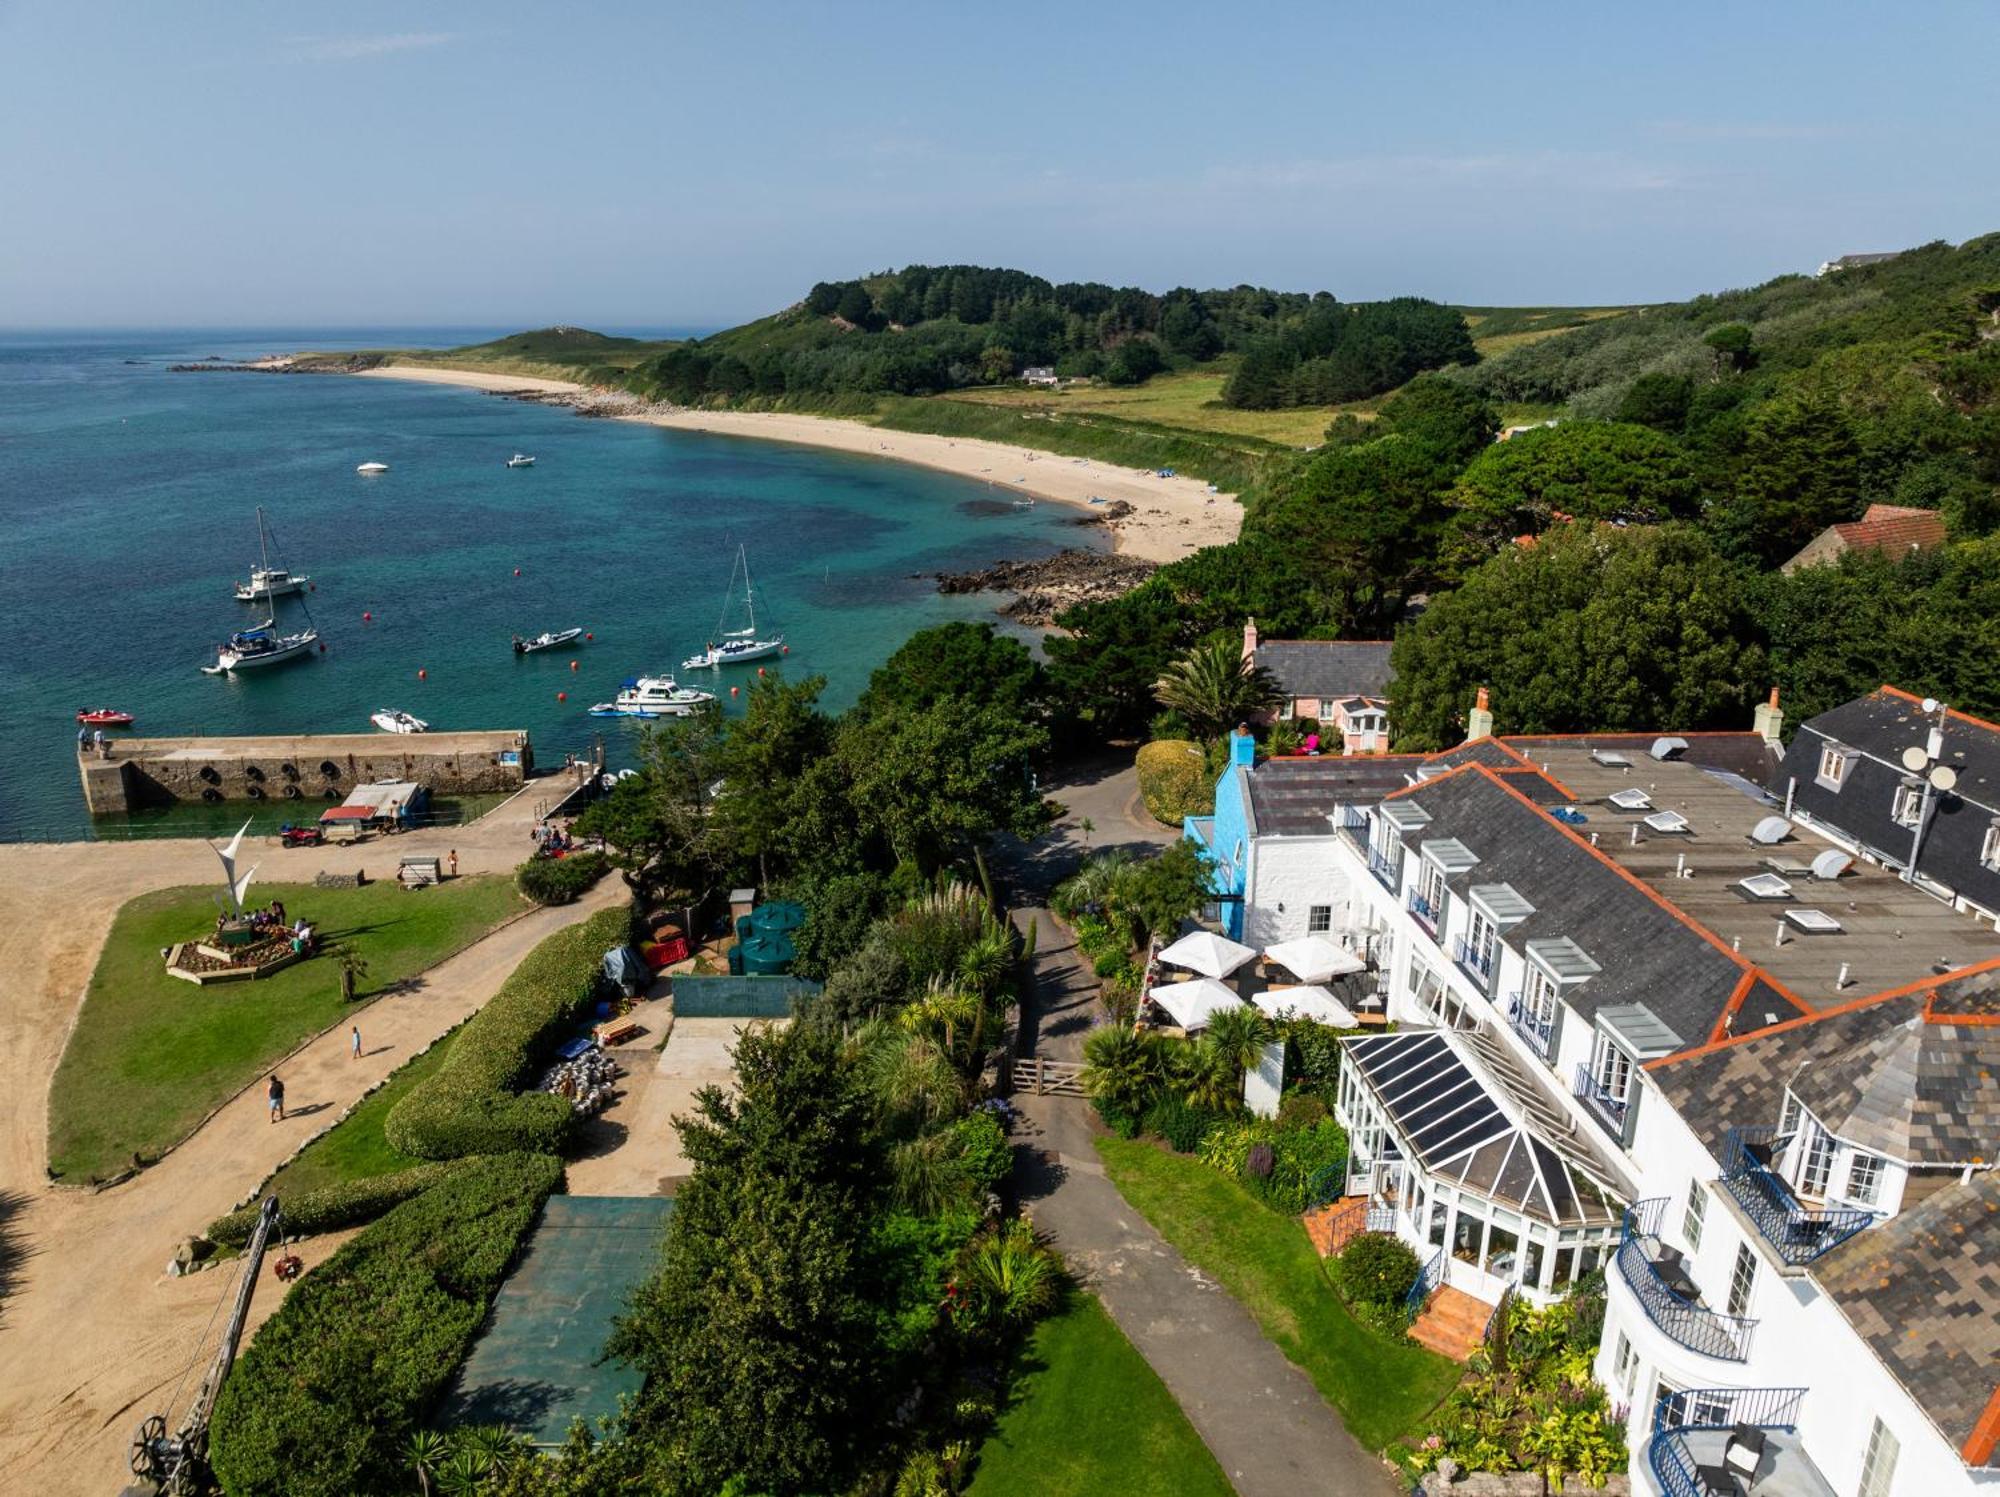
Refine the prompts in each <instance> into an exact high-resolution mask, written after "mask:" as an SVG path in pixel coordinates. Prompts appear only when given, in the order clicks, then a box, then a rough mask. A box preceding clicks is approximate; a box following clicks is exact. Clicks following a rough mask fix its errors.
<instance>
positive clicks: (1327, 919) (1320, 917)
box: [1306, 904, 1333, 936]
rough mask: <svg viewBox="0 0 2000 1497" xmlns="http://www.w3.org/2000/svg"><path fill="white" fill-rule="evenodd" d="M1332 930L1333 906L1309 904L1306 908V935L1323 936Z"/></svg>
mask: <svg viewBox="0 0 2000 1497" xmlns="http://www.w3.org/2000/svg"><path fill="white" fill-rule="evenodd" d="M1332 930H1333V906H1332V905H1330V904H1309V905H1307V906H1306V934H1307V935H1309V936H1324V935H1327V934H1329V933H1331V932H1332Z"/></svg>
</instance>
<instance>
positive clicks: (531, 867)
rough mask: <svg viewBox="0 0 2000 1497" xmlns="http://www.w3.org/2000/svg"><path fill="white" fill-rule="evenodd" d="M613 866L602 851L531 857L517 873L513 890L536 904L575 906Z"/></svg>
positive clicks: (516, 870)
mask: <svg viewBox="0 0 2000 1497" xmlns="http://www.w3.org/2000/svg"><path fill="white" fill-rule="evenodd" d="M610 867H611V860H610V859H609V858H607V857H605V856H604V854H603V853H601V852H578V853H571V854H570V855H569V856H568V857H566V858H530V859H528V861H527V862H525V863H523V864H522V865H521V866H520V867H519V868H517V869H515V870H514V887H515V888H517V889H519V890H520V891H521V892H522V893H523V894H525V895H527V896H528V898H530V899H532V900H533V901H534V902H535V903H536V904H575V903H576V902H577V901H578V900H579V899H581V898H583V896H584V894H585V893H586V892H588V891H589V889H590V886H591V885H592V884H594V883H596V882H597V881H598V880H599V879H601V878H603V877H604V875H605V873H606V872H607V871H608V870H609V869H610Z"/></svg>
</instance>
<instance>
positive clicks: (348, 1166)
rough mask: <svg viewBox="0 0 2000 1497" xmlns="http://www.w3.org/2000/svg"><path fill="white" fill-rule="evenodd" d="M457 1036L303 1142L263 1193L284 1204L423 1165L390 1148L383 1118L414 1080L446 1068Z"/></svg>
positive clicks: (403, 1067)
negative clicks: (310, 1192) (306, 1194)
mask: <svg viewBox="0 0 2000 1497" xmlns="http://www.w3.org/2000/svg"><path fill="white" fill-rule="evenodd" d="M457 1033H458V1031H457V1030H453V1031H452V1033H451V1034H448V1035H446V1036H444V1037H443V1038H442V1039H440V1040H439V1041H438V1042H437V1043H436V1044H435V1045H433V1046H431V1047H430V1049H428V1050H426V1051H425V1052H424V1053H423V1054H422V1055H419V1056H417V1057H416V1058H415V1059H413V1060H408V1061H405V1062H404V1063H403V1064H402V1065H400V1066H398V1067H397V1068H396V1070H395V1071H394V1073H393V1074H391V1076H390V1077H389V1079H388V1080H387V1081H385V1082H383V1083H382V1085H381V1086H379V1087H377V1088H376V1089H375V1090H374V1091H372V1092H370V1093H369V1094H368V1095H367V1096H366V1097H365V1098H363V1099H362V1101H361V1103H360V1105H359V1106H357V1107H356V1108H355V1109H354V1111H352V1112H350V1113H349V1114H348V1115H347V1116H346V1117H344V1118H342V1119H341V1120H340V1121H339V1122H338V1123H336V1124H334V1126H333V1127H332V1128H331V1129H330V1130H329V1131H327V1132H325V1133H322V1134H321V1135H320V1136H319V1137H318V1138H316V1139H314V1140H313V1141H312V1142H311V1143H309V1144H307V1145H306V1146H305V1148H303V1149H302V1150H300V1151H299V1154H298V1156H297V1157H296V1158H294V1159H293V1160H291V1161H290V1162H289V1163H287V1164H286V1165H284V1166H283V1167H282V1168H281V1169H280V1170H279V1171H278V1172H277V1173H276V1174H275V1175H273V1176H272V1177H271V1179H270V1181H269V1183H268V1184H267V1185H266V1187H265V1190H264V1193H265V1194H266V1195H276V1196H277V1197H278V1199H279V1200H281V1201H282V1200H284V1199H285V1198H286V1197H287V1196H295V1195H299V1194H301V1193H302V1192H305V1191H308V1190H319V1189H321V1188H322V1187H324V1186H328V1185H340V1184H344V1183H346V1182H347V1181H349V1180H372V1179H374V1178H375V1177H376V1176H377V1175H393V1174H394V1173H396V1171H398V1170H406V1169H411V1168H413V1167H415V1166H416V1165H419V1164H422V1163H424V1161H423V1160H421V1159H415V1158H412V1157H411V1156H410V1155H408V1154H403V1153H399V1152H397V1151H396V1150H395V1149H393V1148H391V1147H390V1145H389V1140H388V1139H387V1138H385V1137H384V1136H383V1133H382V1120H383V1119H384V1118H386V1117H388V1116H389V1109H390V1108H392V1107H394V1106H395V1105H396V1104H397V1103H398V1102H400V1101H402V1100H403V1098H404V1097H406V1096H408V1095H409V1094H410V1091H411V1089H412V1088H414V1087H415V1086H416V1085H417V1083H418V1082H420V1081H422V1080H424V1079H425V1078H426V1077H428V1076H429V1075H430V1074H431V1073H432V1072H433V1071H435V1070H436V1069H437V1068H438V1067H439V1066H441V1065H443V1064H444V1053H445V1051H446V1050H448V1049H450V1048H451V1041H452V1036H453V1035H456V1034H457Z"/></svg>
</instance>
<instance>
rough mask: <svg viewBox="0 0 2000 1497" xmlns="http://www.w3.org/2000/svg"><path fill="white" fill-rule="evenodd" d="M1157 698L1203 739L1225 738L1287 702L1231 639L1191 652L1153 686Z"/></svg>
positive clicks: (1270, 678)
mask: <svg viewBox="0 0 2000 1497" xmlns="http://www.w3.org/2000/svg"><path fill="white" fill-rule="evenodd" d="M1153 695H1154V697H1155V698H1157V699H1158V701H1159V703H1160V705H1161V706H1163V707H1167V708H1170V709H1172V710H1173V711H1175V712H1178V713H1180V715H1181V716H1182V717H1184V718H1186V719H1187V720H1188V724H1189V726H1190V727H1192V728H1193V729H1194V731H1195V732H1196V734H1197V735H1199V736H1200V737H1202V738H1204V739H1212V738H1220V737H1221V736H1222V735H1223V734H1224V733H1225V732H1227V731H1228V730H1229V729H1230V728H1231V727H1233V726H1234V725H1235V724H1237V723H1240V722H1242V721H1243V720H1244V719H1245V718H1247V717H1251V716H1253V715H1254V714H1256V713H1258V712H1261V711H1263V710H1264V709H1266V708H1268V707H1275V706H1277V705H1278V703H1279V702H1281V701H1283V700H1284V692H1283V691H1282V690H1281V689H1280V688H1279V686H1278V682H1277V678H1276V677H1274V676H1273V675H1272V674H1271V673H1270V672H1269V671H1267V670H1265V669H1264V668H1263V667H1262V666H1261V665H1258V664H1257V663H1256V662H1255V661H1254V660H1248V659H1245V658H1244V656H1243V654H1242V652H1241V651H1240V650H1239V649H1238V647H1237V646H1236V645H1233V644H1231V643H1230V642H1229V641H1228V640H1226V639H1218V640H1215V641H1213V642H1211V643H1209V644H1205V645H1197V646H1195V648H1194V649H1192V650H1190V651H1188V653H1187V654H1185V655H1183V656H1182V657H1181V658H1180V659H1179V660H1177V661H1175V662H1174V663H1173V665H1171V666H1169V667H1168V669H1167V673H1166V675H1164V676H1162V677H1161V678H1160V679H1159V680H1158V681H1157V682H1155V683H1154V685H1153Z"/></svg>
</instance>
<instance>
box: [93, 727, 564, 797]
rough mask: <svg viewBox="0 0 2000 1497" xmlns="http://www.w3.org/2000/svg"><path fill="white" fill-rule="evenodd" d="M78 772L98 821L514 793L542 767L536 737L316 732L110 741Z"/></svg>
mask: <svg viewBox="0 0 2000 1497" xmlns="http://www.w3.org/2000/svg"><path fill="white" fill-rule="evenodd" d="M105 755H106V756H105V757H99V754H98V751H97V750H96V749H95V748H94V747H91V748H81V749H80V750H79V753H78V757H77V766H78V770H79V773H80V778H81V780H82V783H83V800H84V804H85V805H86V806H87V807H89V809H90V813H91V814H92V815H93V816H110V815H120V814H122V813H124V812H127V811H134V810H138V809H140V808H142V807H146V806H162V805H172V804H174V803H176V802H182V801H210V802H214V801H261V800H268V801H299V802H301V803H311V804H314V805H318V806H324V805H327V804H330V803H333V802H338V801H342V800H345V799H346V798H347V794H348V792H349V791H350V790H352V789H353V788H354V787H355V786H356V785H365V784H369V783H371V782H373V781H377V780H413V781H415V782H416V783H417V784H419V785H422V786H423V787H424V788H425V789H427V790H429V791H430V792H431V793H432V794H433V795H453V794H471V793H480V792H502V793H505V792H511V791H515V790H518V789H520V788H521V785H522V783H523V782H524V781H525V780H526V779H527V777H528V774H529V773H530V771H532V770H533V769H534V767H535V755H534V749H533V747H532V746H531V745H530V744H529V742H528V735H527V734H526V733H525V732H522V731H520V730H518V729H507V730H502V731H497V732H490V733H410V734H391V733H314V734H301V735H280V736H272V737H256V738H120V739H108V740H107V741H106V743H105Z"/></svg>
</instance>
